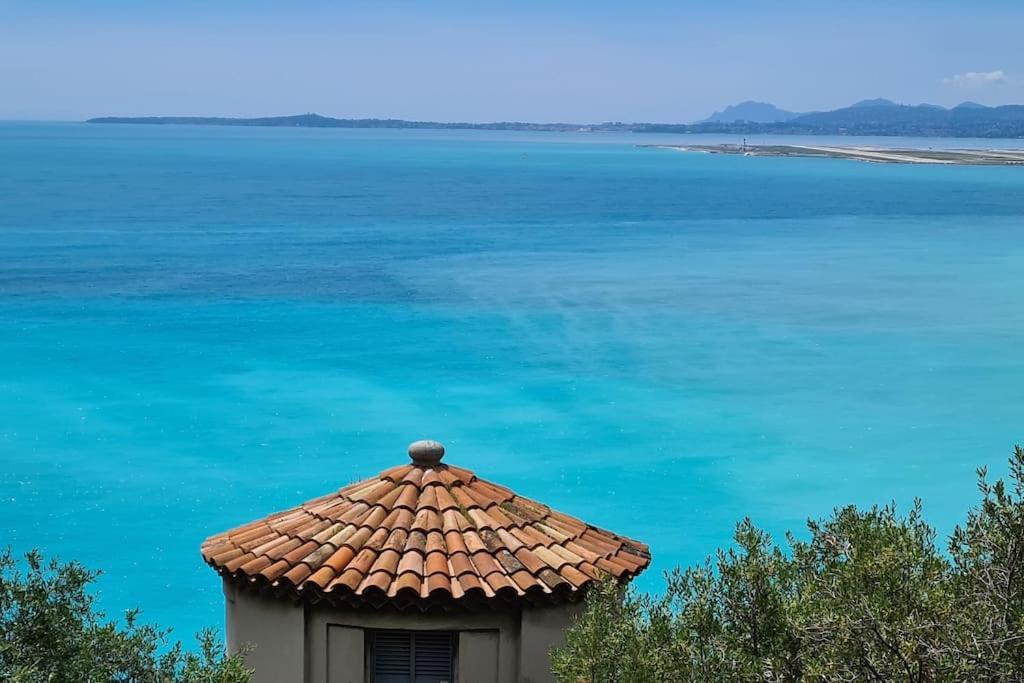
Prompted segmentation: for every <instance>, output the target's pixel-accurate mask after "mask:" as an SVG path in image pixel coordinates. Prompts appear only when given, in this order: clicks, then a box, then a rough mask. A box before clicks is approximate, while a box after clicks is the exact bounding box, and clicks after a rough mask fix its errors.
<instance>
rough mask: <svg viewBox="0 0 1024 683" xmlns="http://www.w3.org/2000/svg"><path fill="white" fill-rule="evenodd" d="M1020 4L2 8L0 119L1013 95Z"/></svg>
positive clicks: (568, 112) (607, 116)
mask: <svg viewBox="0 0 1024 683" xmlns="http://www.w3.org/2000/svg"><path fill="white" fill-rule="evenodd" d="M1022 27H1024V2H1002V1H994V0H993V1H990V2H973V3H966V2H947V1H945V0H932V1H931V2H919V1H917V0H904V1H903V2H899V3H896V2H890V3H882V2H875V1H874V0H872V1H868V2H856V3H854V2H846V1H844V0H837V1H833V2H824V1H819V2H813V3H812V2H774V3H768V2H753V1H750V0H747V1H743V0H722V1H720V2H683V1H681V0H676V1H674V2H662V1H660V0H659V1H653V0H649V1H643V0H634V1H633V2H615V3H610V2H601V1H600V0H591V1H590V2H577V1H576V0H564V1H562V2H519V3H511V2H504V3H486V2H444V1H443V0H434V1H432V2H422V1H421V2H411V1H410V2H390V1H388V0H378V2H373V3H350V2H343V1H342V0H335V1H334V2H291V3H284V2H267V1H263V0H248V1H247V2H236V1H235V0H220V1H219V2H194V1H193V0H179V2H174V3H147V2H145V1H144V0H136V1H135V2H129V1H127V0H91V1H89V2H85V1H79V2H66V1H60V0H53V1H49V2H48V1H46V0H36V1H35V2H22V1H20V0H19V1H8V0H0V119H33V118H40V119H81V118H86V117H89V116H98V115H104V114H112V115H113V114H121V115H145V114H195V115H222V116H259V115H268V114H290V113H302V112H311V111H312V112H318V113H321V114H326V115H331V116H345V117H347V116H352V117H364V116H367V117H372V116H379V117H385V116H391V117H398V118H408V119H432V120H446V121H451V120H465V121H489V120H530V121H556V120H558V121H576V122H589V121H611V120H619V121H690V120H694V119H697V118H701V117H703V116H706V115H707V114H708V113H710V112H711V111H713V110H715V109H721V108H722V107H724V106H725V105H727V104H731V103H734V102H737V101H740V100H745V99H757V100H765V101H770V102H773V103H775V104H777V105H779V106H781V107H784V108H787V109H793V110H798V111H804V110H815V109H829V108H834V107H837V106H842V105H845V104H849V103H851V102H853V101H855V100H858V99H863V98H869V97H888V98H891V99H895V100H898V101H903V102H911V103H917V102H932V103H937V104H944V105H950V104H955V103H957V102H960V101H962V100H965V99H970V100H975V101H979V102H982V103H985V104H1005V103H1011V102H1013V103H1020V102H1024V49H1022V48H1021V39H1020V29H1021V28H1022Z"/></svg>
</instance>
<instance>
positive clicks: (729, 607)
mask: <svg viewBox="0 0 1024 683" xmlns="http://www.w3.org/2000/svg"><path fill="white" fill-rule="evenodd" d="M978 478H979V484H978V486H979V490H980V492H981V501H980V503H979V504H978V505H977V506H976V507H975V508H974V509H972V510H971V511H970V512H969V513H968V515H967V519H966V521H965V522H964V523H963V524H961V525H960V526H958V527H957V528H956V530H955V531H954V532H953V534H952V536H951V537H950V539H949V543H948V547H946V548H945V550H943V549H942V548H941V547H940V546H938V545H937V539H936V533H935V531H934V530H933V529H932V527H930V526H929V525H928V524H927V523H926V522H925V521H924V519H923V517H922V514H921V504H920V502H916V503H915V505H914V507H913V509H911V510H910V511H909V512H908V513H907V514H905V515H901V514H899V513H898V512H897V510H896V509H895V507H893V506H891V505H890V506H886V507H873V508H871V509H869V510H860V509H857V508H855V507H844V508H839V509H836V510H835V511H834V512H833V514H832V516H831V517H829V518H828V519H825V520H812V521H810V522H809V523H808V532H809V534H808V535H807V536H809V538H805V539H798V538H796V537H795V536H793V535H792V534H790V535H788V536H787V539H786V544H785V546H784V547H780V546H779V545H776V544H775V543H774V542H773V541H772V539H771V538H770V537H769V536H768V534H766V533H764V532H763V531H760V530H759V529H757V528H756V527H755V526H754V525H753V524H752V523H751V522H750V520H744V521H743V522H741V523H740V524H738V525H737V527H736V534H735V544H734V546H733V547H731V548H730V549H728V550H720V551H719V552H718V553H717V554H716V555H715V556H714V557H713V558H709V559H708V560H706V561H705V562H704V563H703V564H701V565H698V566H695V567H690V568H687V569H685V570H678V569H677V570H675V571H672V572H670V573H669V574H668V575H667V577H666V581H667V585H666V589H665V591H664V593H663V594H662V595H660V596H657V597H652V596H647V595H640V594H637V593H636V592H634V591H632V590H630V589H625V588H623V587H621V586H619V585H617V584H615V583H614V582H611V581H609V582H606V583H605V584H603V585H599V586H597V587H596V588H594V589H593V590H592V591H591V592H590V594H589V595H588V597H587V603H586V607H585V609H584V611H583V612H582V614H581V615H580V616H579V618H578V619H577V620H576V621H575V622H574V624H573V626H572V627H571V628H570V629H569V631H568V632H567V633H566V644H565V646H564V647H562V648H559V649H556V650H555V651H553V652H552V668H553V670H554V672H555V675H556V677H557V679H558V680H559V681H560V682H561V683H620V682H621V683H648V682H654V681H657V682H659V683H662V682H666V681H678V682H686V681H778V682H796V681H901V682H902V681H906V682H908V683H926V682H933V681H934V682H938V681H988V682H990V683H996V682H1007V683H1009V682H1014V681H1019V682H1024V450H1022V449H1021V448H1020V447H1017V448H1016V449H1015V451H1014V454H1013V456H1012V458H1011V459H1010V483H1009V484H1007V483H1005V482H1003V481H996V482H995V483H989V481H988V479H987V475H986V472H985V471H984V470H979V472H978Z"/></svg>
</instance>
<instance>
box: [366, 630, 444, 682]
mask: <svg viewBox="0 0 1024 683" xmlns="http://www.w3.org/2000/svg"><path fill="white" fill-rule="evenodd" d="M369 634H370V638H369V644H370V656H369V660H370V663H371V673H370V681H371V683H454V681H455V675H454V668H455V667H454V666H453V663H452V662H453V659H454V656H455V634H453V633H452V632H450V631H370V632H369Z"/></svg>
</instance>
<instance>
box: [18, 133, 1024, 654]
mask: <svg viewBox="0 0 1024 683" xmlns="http://www.w3.org/2000/svg"><path fill="white" fill-rule="evenodd" d="M738 141H739V139H738V138H735V137H725V136H717V137H716V136H700V137H697V136H672V135H642V134H633V135H629V134H608V133H527V132H486V131H413V130H340V129H321V130H316V129H285V128H226V127H202V126H192V127H190V126H142V125H136V126H133V125H96V124H84V123H2V124H0V545H2V546H8V547H10V548H11V549H12V550H13V552H15V553H23V552H25V551H27V550H29V549H32V548H38V549H40V550H41V551H43V552H44V553H45V554H46V555H47V556H56V557H59V558H61V559H62V560H76V561H79V562H81V563H84V564H85V565H86V566H88V567H90V568H92V569H96V570H100V571H102V575H101V576H100V578H99V579H98V581H97V583H96V585H95V589H96V591H97V594H98V596H99V597H98V600H99V602H98V604H99V606H100V607H102V609H104V610H105V611H106V612H107V614H108V615H109V616H110V617H111V618H117V617H119V616H120V615H121V614H122V613H123V611H124V610H126V609H129V608H134V607H138V608H141V610H142V619H143V621H147V622H153V623H158V624H160V625H162V626H166V627H171V628H173V629H174V633H173V636H174V637H175V638H180V639H184V640H186V641H189V640H190V639H191V635H192V634H193V633H194V632H195V631H197V630H198V629H200V628H202V627H204V626H213V627H217V628H222V626H223V599H222V594H221V588H220V581H219V580H218V578H217V576H216V574H215V573H214V572H213V571H212V570H211V569H210V568H209V567H207V566H206V565H205V564H204V563H203V561H202V559H201V557H200V554H199V546H200V543H201V542H202V541H203V539H204V538H206V537H207V536H209V535H211V534H214V533H216V532H220V531H222V530H225V529H228V528H231V527H233V526H235V525H239V524H242V523H245V522H248V521H250V520H253V519H256V518H259V517H261V516H263V515H266V514H268V513H270V512H273V511H276V510H280V509H284V508H287V507H290V506H293V505H297V504H299V503H301V502H303V501H305V500H307V499H309V498H313V497H315V496H319V495H321V494H325V493H328V492H330V491H332V490H335V489H336V488H338V487H340V486H343V485H345V484H348V483H351V482H354V481H356V480H358V479H361V478H365V477H369V476H372V475H374V474H376V473H377V472H379V471H381V470H383V469H385V468H388V467H391V466H394V465H399V464H402V463H404V462H406V461H407V456H406V447H407V444H408V443H409V442H411V441H413V440H416V439H422V438H430V439H437V440H439V441H442V442H443V443H444V444H445V446H446V447H447V455H446V457H445V459H446V462H450V463H452V464H456V465H459V466H463V467H467V468H469V469H472V470H474V471H475V472H476V473H477V475H478V476H480V477H482V478H485V479H489V480H492V481H496V482H499V483H501V484H504V485H506V486H509V487H510V488H512V489H514V490H516V491H517V492H519V493H520V494H522V495H524V496H528V497H531V498H535V499H537V500H540V501H543V502H545V503H547V504H549V505H551V506H552V507H554V508H556V509H559V510H562V511H564V512H566V513H569V514H572V515H575V516H578V517H581V518H583V519H585V520H587V521H588V522H591V523H593V524H595V525H598V526H601V527H605V528H607V529H611V530H613V531H615V532H618V533H621V534H625V535H628V536H631V537H633V538H636V539H639V540H641V541H644V542H646V543H648V544H649V545H650V547H651V550H652V553H653V557H654V562H653V565H652V567H651V568H650V569H649V570H648V571H647V572H646V573H645V574H644V575H642V576H641V577H640V578H639V579H638V580H637V581H636V586H637V588H638V589H639V590H642V591H647V592H653V593H657V592H659V591H661V590H662V589H663V586H664V582H663V572H665V571H666V570H669V569H671V568H672V567H675V566H686V565H690V564H693V563H697V562H700V561H702V560H703V558H705V557H706V556H708V555H710V554H712V553H714V552H715V550H716V549H717V548H721V547H728V545H729V544H730V542H731V537H732V533H733V530H734V526H735V524H736V523H737V522H738V521H739V520H741V519H743V518H744V517H750V518H751V519H752V520H754V522H755V523H756V524H758V525H760V526H761V527H762V528H764V529H766V530H767V531H769V532H770V533H772V534H773V536H774V537H775V538H776V539H777V540H779V541H780V542H784V534H785V532H786V531H787V530H792V531H794V532H795V533H796V535H797V536H801V535H806V521H807V520H808V519H809V518H820V517H823V516H827V515H828V514H829V513H830V511H831V510H832V509H833V508H834V507H836V506H840V505H847V504H856V505H860V506H871V505H886V504H890V503H892V504H895V505H896V506H897V507H898V508H899V509H900V510H902V511H906V510H908V509H909V508H910V507H911V506H912V505H913V501H914V499H915V498H920V499H921V500H922V502H923V507H924V513H925V516H926V518H927V519H928V520H929V521H930V522H931V523H932V524H934V525H935V527H936V529H937V532H938V539H937V542H938V543H940V544H941V543H944V540H943V539H944V537H945V536H946V535H947V534H949V532H950V531H951V530H952V529H953V528H954V526H955V525H956V524H957V523H958V522H959V521H960V520H963V519H964V517H965V515H966V513H967V510H968V509H969V508H970V507H971V506H972V505H974V504H976V503H977V500H978V493H977V490H976V488H975V470H976V468H978V467H981V466H988V467H989V468H990V470H991V473H992V475H994V476H999V475H1002V474H1005V472H1006V460H1007V458H1008V456H1009V455H1010V453H1011V452H1012V448H1013V445H1014V443H1015V442H1022V441H1024V420H1022V416H1024V167H970V166H934V165H931V166H925V165H921V166H914V165H880V164H866V163H862V162H855V161H847V160H830V159H799V158H763V157H743V156H720V155H708V154H699V153H684V152H679V151H674V150H669V149H653V148H646V147H638V146H637V145H638V144H653V143H680V142H682V143H685V142H700V143H713V142H738ZM806 141H807V139H806V138H783V137H772V138H768V137H763V136H762V137H754V136H751V137H749V138H748V142H750V143H780V144H784V143H787V142H788V143H793V142H796V143H800V142H806ZM814 141H815V142H822V143H830V144H876V145H879V144H881V145H889V146H898V145H909V146H925V147H964V146H975V147H979V146H997V147H1022V146H1024V140H1005V141H978V140H974V141H972V140H955V141H953V140H934V139H932V140H907V139H893V138H885V139H874V140H870V139H856V138H839V139H832V138H826V139H820V138H816V139H815V140H814Z"/></svg>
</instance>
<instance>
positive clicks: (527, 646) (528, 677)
mask: <svg viewBox="0 0 1024 683" xmlns="http://www.w3.org/2000/svg"><path fill="white" fill-rule="evenodd" d="M580 609H581V607H580V606H579V605H559V606H556V607H535V608H533V609H524V610H523V612H522V621H521V625H520V629H519V683H554V680H555V678H554V676H552V675H551V657H550V654H549V653H550V652H551V649H552V648H554V647H558V646H561V645H563V644H564V643H565V629H567V628H569V624H570V623H571V621H572V619H573V617H574V616H575V615H576V614H577V613H578V612H579V611H580Z"/></svg>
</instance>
